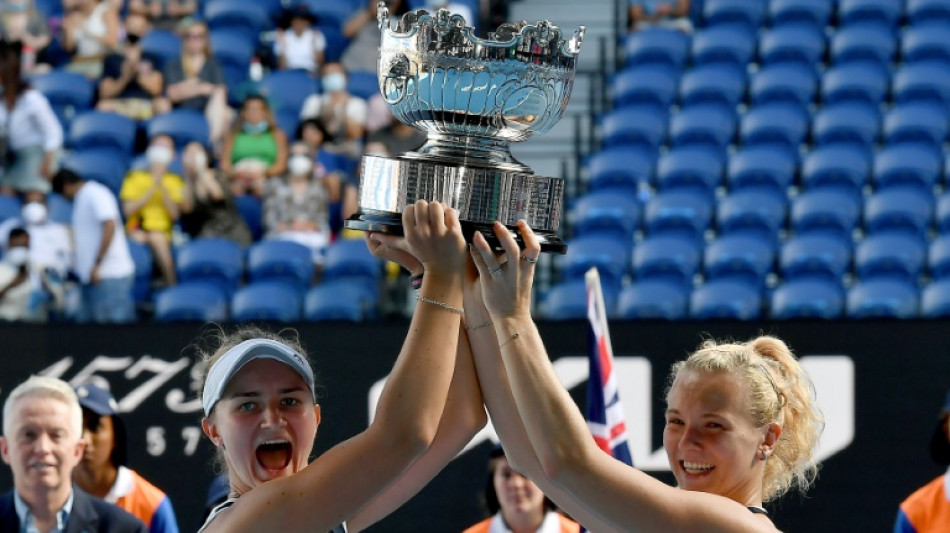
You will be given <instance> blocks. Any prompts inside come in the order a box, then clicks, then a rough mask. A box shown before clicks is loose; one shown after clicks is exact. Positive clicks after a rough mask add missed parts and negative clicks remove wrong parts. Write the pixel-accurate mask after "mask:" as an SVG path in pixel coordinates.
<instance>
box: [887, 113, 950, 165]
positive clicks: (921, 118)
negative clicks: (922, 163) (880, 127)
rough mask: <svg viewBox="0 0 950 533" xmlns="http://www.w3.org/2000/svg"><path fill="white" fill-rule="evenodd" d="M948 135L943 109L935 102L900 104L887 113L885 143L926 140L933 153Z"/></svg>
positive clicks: (941, 145) (923, 141)
mask: <svg viewBox="0 0 950 533" xmlns="http://www.w3.org/2000/svg"><path fill="white" fill-rule="evenodd" d="M946 138H947V117H945V116H944V108H943V107H942V106H940V105H938V104H936V103H933V102H910V103H904V104H898V105H896V106H894V107H892V108H891V109H890V111H888V112H887V114H886V115H884V143H885V144H896V143H906V142H913V143H924V144H926V145H928V146H929V149H930V151H932V152H934V155H937V154H939V153H940V151H941V150H942V148H943V143H944V140H945V139H946Z"/></svg>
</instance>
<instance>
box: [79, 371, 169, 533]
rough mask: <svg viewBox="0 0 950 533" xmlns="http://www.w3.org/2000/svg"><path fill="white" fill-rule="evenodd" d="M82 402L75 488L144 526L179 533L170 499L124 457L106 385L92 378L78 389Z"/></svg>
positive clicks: (123, 439) (155, 532)
mask: <svg viewBox="0 0 950 533" xmlns="http://www.w3.org/2000/svg"><path fill="white" fill-rule="evenodd" d="M76 396H78V397H79V405H80V406H81V407H82V421H83V441H85V443H86V449H85V454H84V455H83V460H82V461H80V463H79V465H78V466H77V467H76V469H75V470H73V481H74V482H75V483H76V484H77V485H79V488H81V489H82V490H84V491H86V492H88V493H89V494H92V495H93V496H95V497H97V498H102V499H103V500H105V501H107V502H108V503H111V504H115V505H117V506H118V507H119V508H120V509H124V510H125V511H127V512H128V513H130V514H132V515H133V516H135V517H136V518H138V519H139V520H141V521H142V522H144V523H145V525H147V526H148V530H149V533H178V522H177V521H176V518H175V511H174V509H172V503H171V500H169V499H168V496H166V495H165V493H164V492H162V491H161V489H159V488H158V487H156V486H155V485H152V484H151V483H149V482H148V480H146V479H145V478H143V477H142V476H141V475H139V473H138V472H136V471H135V470H132V469H131V468H128V467H127V466H125V464H126V462H127V458H128V450H127V435H126V432H125V424H124V423H123V422H122V419H121V418H120V417H119V416H118V404H117V403H116V401H115V398H113V397H112V394H110V393H109V391H108V390H106V389H104V388H102V387H99V386H98V385H95V384H93V383H86V384H84V385H80V386H79V387H77V388H76Z"/></svg>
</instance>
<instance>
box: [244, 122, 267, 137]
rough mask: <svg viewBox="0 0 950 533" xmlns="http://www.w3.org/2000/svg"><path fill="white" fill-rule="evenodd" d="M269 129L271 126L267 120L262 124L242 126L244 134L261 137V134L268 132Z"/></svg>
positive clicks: (253, 123) (247, 123) (250, 123)
mask: <svg viewBox="0 0 950 533" xmlns="http://www.w3.org/2000/svg"><path fill="white" fill-rule="evenodd" d="M269 127H270V124H268V123H267V121H266V120H262V121H260V122H245V123H244V125H243V126H242V128H243V129H244V133H247V134H250V135H260V134H261V133H264V132H265V131H267V128H269Z"/></svg>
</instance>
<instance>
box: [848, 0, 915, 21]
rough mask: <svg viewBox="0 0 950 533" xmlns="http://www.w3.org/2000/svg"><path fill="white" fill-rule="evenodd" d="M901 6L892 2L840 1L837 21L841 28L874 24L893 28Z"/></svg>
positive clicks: (884, 0)
mask: <svg viewBox="0 0 950 533" xmlns="http://www.w3.org/2000/svg"><path fill="white" fill-rule="evenodd" d="M901 4H903V2H895V1H894V0H841V1H840V2H839V3H838V21H839V23H840V25H842V26H849V25H851V24H855V23H864V22H875V23H882V24H884V25H885V26H887V27H888V28H894V27H896V26H897V22H898V21H899V20H900V17H901V7H902V6H901Z"/></svg>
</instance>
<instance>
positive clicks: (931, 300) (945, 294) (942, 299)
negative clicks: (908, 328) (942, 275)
mask: <svg viewBox="0 0 950 533" xmlns="http://www.w3.org/2000/svg"><path fill="white" fill-rule="evenodd" d="M920 316H922V317H924V318H946V317H948V316H950V279H942V280H939V281H934V282H932V283H928V284H927V286H926V287H924V290H923V291H921V293H920Z"/></svg>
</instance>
